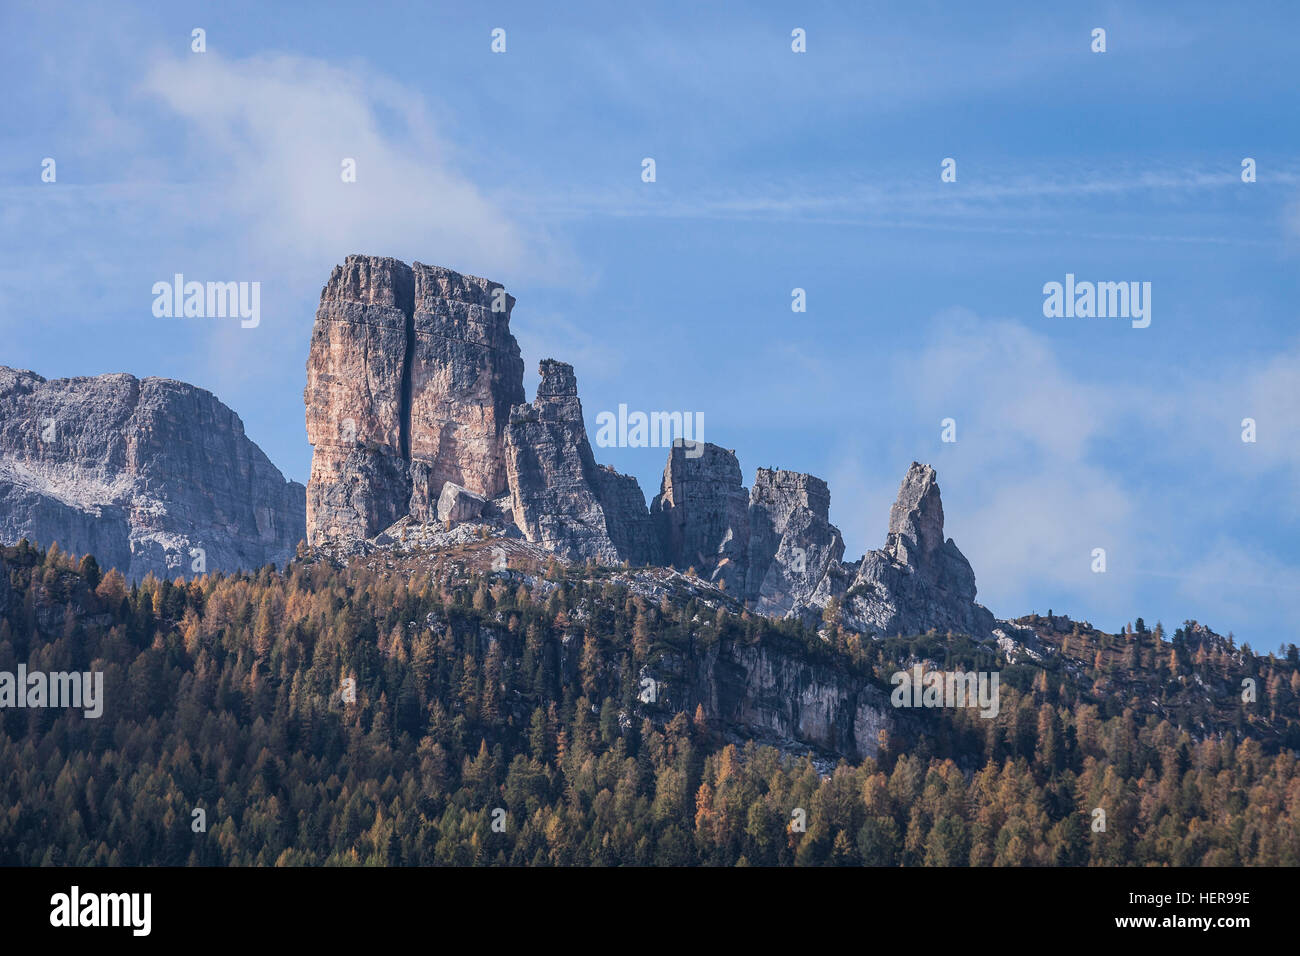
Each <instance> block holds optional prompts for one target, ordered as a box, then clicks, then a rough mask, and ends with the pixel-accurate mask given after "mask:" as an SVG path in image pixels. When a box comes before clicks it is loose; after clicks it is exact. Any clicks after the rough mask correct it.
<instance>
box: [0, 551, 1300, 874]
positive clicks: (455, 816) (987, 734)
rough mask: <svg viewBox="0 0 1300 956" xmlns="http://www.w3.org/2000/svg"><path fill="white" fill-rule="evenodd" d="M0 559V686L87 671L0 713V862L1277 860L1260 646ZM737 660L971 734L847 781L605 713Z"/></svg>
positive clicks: (610, 594) (1269, 685)
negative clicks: (1033, 645) (790, 672)
mask: <svg viewBox="0 0 1300 956" xmlns="http://www.w3.org/2000/svg"><path fill="white" fill-rule="evenodd" d="M0 562H2V563H0V570H2V571H3V577H4V579H5V580H4V581H3V582H0V609H3V618H0V671H13V670H14V669H15V667H16V666H17V664H18V663H20V662H23V663H26V665H27V667H28V668H29V669H32V670H36V669H40V670H44V671H71V670H81V671H89V670H97V671H102V672H103V674H104V696H105V704H104V711H103V715H102V716H101V717H99V718H98V719H91V718H87V717H85V716H83V714H82V713H81V712H80V711H77V710H71V709H55V708H44V709H5V710H4V711H3V712H0V787H2V788H3V800H2V801H0V863H3V864H9V865H38V864H40V865H49V864H89V865H109V866H116V865H143V864H148V865H154V864H164V865H168V864H169V865H195V866H218V865H220V866H225V865H234V866H297V865H347V866H358V865H366V866H398V865H485V866H492V865H497V866H502V865H535V866H542V865H557V866H572V865H688V864H704V865H722V866H732V865H750V866H784V865H840V866H857V865H868V866H900V865H901V866H966V865H971V866H1025V865H1043V866H1087V865H1149V864H1168V865H1173V866H1193V865H1208V866H1234V865H1243V864H1245V865H1251V864H1266V865H1284V866H1293V865H1298V864H1300V773H1298V772H1297V766H1296V764H1297V761H1296V750H1297V748H1300V718H1298V717H1297V700H1298V698H1300V662H1298V660H1297V652H1296V648H1295V646H1294V645H1290V646H1289V647H1287V648H1285V649H1284V651H1283V652H1282V653H1280V654H1266V655H1261V654H1258V653H1256V652H1254V651H1252V650H1251V649H1250V648H1248V647H1237V646H1235V643H1234V642H1233V641H1232V640H1231V639H1230V638H1221V637H1219V636H1218V635H1215V634H1213V633H1212V632H1210V631H1208V630H1207V629H1205V628H1203V627H1201V626H1200V625H1196V624H1193V623H1192V622H1187V623H1186V624H1185V625H1184V626H1183V627H1180V628H1178V629H1177V630H1176V631H1175V633H1174V634H1173V635H1172V636H1169V635H1166V634H1165V633H1164V630H1163V627H1162V626H1161V625H1157V626H1156V627H1155V628H1154V629H1148V627H1147V626H1146V624H1145V623H1143V622H1142V621H1141V620H1137V621H1135V622H1134V623H1133V624H1131V625H1130V624H1126V625H1125V626H1124V628H1123V629H1122V630H1120V631H1119V632H1117V633H1114V634H1107V633H1104V632H1101V631H1098V630H1096V629H1094V628H1092V627H1091V626H1088V625H1083V624H1080V623H1078V622H1063V620H1062V619H1060V618H1056V617H1055V616H1052V615H1049V616H1048V617H1038V616H1034V617H1032V618H1029V619H1024V623H1026V624H1027V625H1029V626H1034V627H1035V628H1036V629H1037V630H1038V632H1039V633H1040V634H1041V635H1043V636H1044V641H1045V646H1046V647H1047V648H1048V653H1046V654H1044V655H1042V660H1041V661H1029V662H1020V663H1014V664H1012V663H1008V662H1007V661H1005V660H1003V659H1001V658H999V656H998V652H997V649H996V648H992V649H991V648H990V647H989V646H987V645H980V646H977V645H974V644H972V643H970V642H968V641H966V640H965V639H963V638H956V637H952V636H949V635H936V634H929V635H919V636H916V637H914V638H911V639H902V638H895V639H891V640H885V641H881V640H873V639H869V638H863V637H861V636H860V635H856V634H849V633H845V632H844V630H843V629H842V628H840V627H838V626H837V624H836V622H835V621H834V620H833V619H828V620H827V622H826V625H825V627H823V628H821V629H820V631H819V632H814V631H812V630H808V629H806V628H803V627H800V626H798V625H795V624H792V623H789V622H779V623H778V622H773V621H770V620H767V619H763V618H760V617H757V616H752V615H749V614H746V613H744V612H743V611H733V610H728V609H727V608H725V607H720V608H718V609H717V610H716V611H714V610H710V609H707V608H702V607H701V606H700V605H699V604H698V603H697V601H696V600H695V599H694V598H691V597H689V596H683V597H682V598H681V599H680V600H674V599H673V598H672V596H670V595H668V594H665V595H664V596H662V597H661V599H660V600H659V601H657V602H656V601H653V600H648V599H646V598H645V597H644V596H643V595H639V594H636V593H634V592H633V591H630V590H629V589H627V588H626V587H625V586H623V585H622V584H620V583H619V582H618V581H617V580H615V579H614V578H612V577H610V576H608V575H603V574H601V573H600V572H598V571H595V570H593V569H590V568H588V569H583V568H580V567H579V568H568V569H564V568H560V567H558V566H552V567H549V568H547V569H546V570H545V572H544V575H539V576H537V577H534V578H528V577H527V576H522V575H519V574H517V573H513V574H491V573H477V572H470V573H466V574H465V575H463V576H458V575H455V574H452V573H451V572H449V571H445V570H444V569H443V568H441V567H436V566H432V567H427V568H426V569H425V570H423V571H422V572H420V571H411V570H409V569H402V568H392V569H390V568H385V567H383V566H381V565H378V564H376V563H374V562H372V563H371V564H369V565H367V564H365V563H364V562H356V561H354V562H353V563H352V564H350V565H348V566H346V567H344V566H336V565H333V564H331V563H329V562H326V561H322V560H313V559H310V558H306V559H304V560H300V561H296V562H294V563H292V564H291V565H290V566H289V567H288V569H286V570H280V571H277V570H275V569H272V568H265V569H262V570H261V571H259V572H257V573H252V574H237V575H230V576H227V575H220V574H215V575H205V576H202V577H200V578H198V579H195V580H191V581H189V582H185V581H183V580H177V581H175V582H170V581H159V580H156V579H154V578H152V577H149V578H146V579H145V580H144V581H143V582H141V583H140V584H139V585H130V584H128V583H127V582H125V581H124V580H123V578H122V576H121V575H120V574H118V573H117V572H115V571H110V572H108V573H102V572H101V570H100V568H99V567H98V565H97V564H96V562H95V560H94V558H93V557H89V556H87V557H83V558H76V557H74V556H69V555H66V554H63V553H61V552H60V551H59V550H58V548H57V547H51V548H50V549H48V550H45V551H43V550H40V549H38V548H36V547H33V546H31V545H29V544H28V543H27V542H22V543H20V544H19V545H17V546H16V547H8V548H4V549H2V550H0ZM543 581H545V582H546V584H547V586H546V587H545V588H543V587H540V586H539V585H540V584H541V583H542V582H543ZM5 583H7V585H8V586H7V588H5V587H4V585H5ZM830 617H832V615H828V618H830ZM755 642H768V643H773V644H781V645H783V646H787V647H794V648H796V651H797V653H801V654H804V655H807V656H808V657H809V658H812V659H816V660H818V661H820V662H822V663H825V664H829V665H831V666H833V667H836V668H842V669H843V670H844V671H845V672H848V673H854V674H860V675H863V676H864V678H865V679H868V680H871V681H874V682H875V683H877V684H878V685H879V686H880V687H881V688H882V692H885V693H887V692H888V687H889V684H888V675H889V673H891V672H893V671H895V670H896V669H898V668H899V667H901V666H906V665H907V664H908V663H910V662H912V661H917V660H927V661H931V662H933V663H935V664H936V665H941V666H945V667H980V668H989V667H994V668H1000V671H1001V674H1002V691H1001V696H1002V700H1001V707H1000V712H999V714H998V716H997V717H996V718H994V719H991V720H990V719H983V718H981V717H979V716H978V714H976V713H975V712H974V711H962V710H957V711H951V710H948V711H941V712H935V713H933V714H926V715H924V716H925V722H924V723H922V724H920V725H919V726H918V728H916V729H914V730H912V731H910V732H908V733H906V734H903V733H900V734H898V735H897V736H896V737H889V736H888V735H882V739H881V740H880V741H879V742H878V743H879V748H878V753H877V756H876V758H874V759H866V760H862V761H860V762H856V763H852V762H849V761H847V760H844V759H839V760H833V759H829V758H828V757H827V756H826V755H825V754H817V753H810V752H804V753H799V752H797V751H796V750H794V749H792V748H790V747H784V748H778V747H774V746H770V745H760V744H758V743H756V742H755V741H753V740H743V739H739V738H737V736H736V735H735V733H734V731H733V729H731V728H728V727H727V726H725V725H719V724H718V722H717V721H710V720H707V719H705V717H704V714H703V712H702V710H699V709H697V711H696V712H695V713H686V712H680V713H669V712H664V711H663V709H662V708H658V709H656V708H654V707H647V706H645V705H644V704H643V702H642V701H641V700H640V699H639V698H638V682H637V680H636V675H637V673H638V669H639V667H640V665H641V664H643V663H644V662H646V661H647V660H654V659H655V658H656V657H657V656H659V655H664V654H677V655H686V656H688V657H689V656H690V655H693V654H701V653H705V652H706V651H707V649H708V648H709V647H710V646H713V645H717V644H718V643H733V644H749V643H755ZM1244 680H1250V681H1253V682H1254V685H1255V686H1257V687H1258V695H1257V698H1256V699H1255V700H1254V701H1251V702H1245V701H1243V700H1242V694H1241V687H1242V686H1243V681H1244ZM1098 811H1100V812H1101V815H1100V817H1099V815H1098ZM1099 819H1101V820H1102V821H1103V826H1102V828H1100V829H1099V828H1098V826H1097V822H1098V820H1099Z"/></svg>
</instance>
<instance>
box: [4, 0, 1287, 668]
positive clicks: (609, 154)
mask: <svg viewBox="0 0 1300 956" xmlns="http://www.w3.org/2000/svg"><path fill="white" fill-rule="evenodd" d="M1057 6H1061V7H1065V6H1066V5H1054V4H1042V3H1041V2H1037V3H1023V4H1021V3H1003V4H997V3H990V4H979V5H974V4H970V5H967V4H953V3H951V2H948V3H941V4H940V3H934V4H928V3H906V4H901V3H900V4H849V3H839V4H828V3H816V2H801V3H797V4H795V3H786V4H775V3H773V4H747V5H745V6H744V7H743V8H742V7H741V6H740V5H730V4H729V5H725V6H724V5H719V6H718V7H717V8H716V9H709V8H707V5H702V4H698V3H680V4H677V3H673V4H661V3H638V4H617V5H609V4H599V3H593V4H586V3H566V4H561V5H553V4H547V5H541V4H536V3H520V4H499V3H474V4H463V5H458V4H439V3H419V4H414V3H412V4H408V5H402V4H387V3H381V2H371V3H367V4H365V5H362V6H358V5H355V4H339V3H319V4H310V5H308V4H286V5H276V8H274V9H272V5H269V4H264V3H260V2H259V3H240V2H232V3H223V4H221V5H219V6H218V5H215V4H213V5H210V4H197V3H184V2H177V3H169V4H166V5H162V4H157V5H155V4H142V3H115V4H111V5H95V6H90V5H86V6H82V5H75V4H73V5H69V4H62V3H59V2H47V0H42V2H40V3H24V2H15V0H8V2H6V3H5V4H4V5H3V6H2V7H0V36H2V37H4V40H3V45H4V53H5V55H4V56H3V57H0V79H2V80H3V85H4V89H5V90H6V96H5V97H4V98H3V99H2V100H0V143H2V147H0V364H3V365H10V366H13V367H18V368H30V369H32V370H33V371H35V372H37V373H39V374H41V375H44V376H45V377H47V378H59V377H67V376H73V375H96V374H101V373H105V372H119V371H121V372H130V373H132V374H134V375H137V376H141V377H144V376H151V375H156V376H163V377H168V378H175V379H180V380H183V381H187V382H191V383H193V384H195V385H198V386H201V387H203V388H207V389H209V390H211V391H212V392H214V393H215V394H216V395H217V396H218V397H219V398H220V399H221V400H222V401H224V402H225V403H226V404H227V405H229V406H230V407H231V408H233V409H234V410H235V411H236V412H237V413H238V414H239V415H240V417H241V418H242V419H243V421H244V424H245V427H246V430H247V433H248V435H249V436H250V437H251V438H252V439H253V440H254V441H256V442H257V443H258V444H259V445H260V446H261V447H262V448H263V450H264V451H266V453H267V454H268V455H269V456H270V458H271V460H272V461H273V462H275V463H276V465H277V466H278V467H279V468H280V469H281V470H282V471H283V472H284V474H285V475H286V476H287V477H289V478H293V479H296V480H298V481H303V482H305V481H306V479H307V476H308V473H309V469H310V464H311V446H310V445H309V444H308V443H307V440H306V431H305V427H304V417H303V406H302V390H303V386H304V384H305V380H306V371H305V363H306V356H307V347H308V341H309V336H310V332H311V326H312V321H313V318H314V314H315V309H316V305H317V302H318V299H319V296H320V291H321V288H322V286H323V285H324V284H325V281H326V279H327V278H328V276H329V273H330V269H331V268H332V267H333V266H334V265H335V264H337V263H340V262H342V261H343V259H344V258H345V257H346V256H347V255H349V254H351V253H367V254H374V255H390V256H395V257H397V258H400V259H403V260H404V261H407V262H411V261H415V260H419V261H421V262H425V263H432V264H438V265H445V266H448V267H450V268H453V269H456V270H458V271H461V272H466V273H470V274H474V275H481V276H486V277H488V278H490V279H493V280H495V281H499V282H502V283H504V284H505V285H506V287H507V288H508V289H509V291H510V292H511V294H513V295H514V296H515V297H516V299H517V300H518V304H517V305H516V307H515V309H514V313H513V317H512V328H513V330H514V332H515V335H516V336H517V338H518V339H519V341H520V345H521V348H522V351H523V355H524V361H525V366H526V369H527V372H526V379H525V387H526V389H527V391H528V393H529V396H530V398H531V396H532V393H533V390H534V389H535V386H536V382H537V363H538V361H539V360H540V359H542V358H548V357H550V358H557V359H560V360H562V361H567V362H570V363H571V364H573V366H574V367H575V371H576V374H577V377H578V383H579V392H580V395H581V398H582V402H583V407H584V412H585V416H586V420H587V426H588V430H589V432H590V434H591V435H592V436H593V437H594V435H595V433H596V416H597V415H598V414H599V413H600V412H602V411H613V410H616V409H617V408H618V406H619V404H620V403H622V404H626V405H627V406H628V408H629V409H630V410H643V411H653V410H680V411H684V412H689V413H693V414H695V413H698V414H700V415H702V416H703V421H704V438H705V439H706V440H708V441H712V442H715V443H717V444H719V445H722V446H724V447H726V448H733V449H735V451H736V453H737V456H738V457H739V460H740V464H741V468H742V472H743V475H744V479H745V482H746V484H747V485H748V484H749V483H751V482H752V480H753V477H754V473H755V470H756V469H757V468H758V467H781V468H788V469H792V470H796V471H805V472H810V473H812V474H815V475H818V476H820V477H822V478H824V479H826V481H827V482H828V483H829V485H830V489H831V520H832V521H833V522H834V523H835V524H836V525H837V526H838V527H839V528H840V529H841V531H842V533H843V537H844V540H845V543H846V559H847V560H856V559H857V558H858V557H860V556H861V554H862V553H863V551H865V550H866V549H869V548H877V547H880V546H881V545H883V543H884V539H885V531H886V528H887V524H888V514H889V506H890V504H891V503H892V502H893V500H894V498H895V496H896V494H897V490H898V484H899V482H900V481H901V479H902V477H903V475H904V474H905V473H906V471H907V468H908V466H909V465H910V463H911V462H912V461H913V460H918V461H922V462H928V463H930V464H932V465H933V466H934V467H935V469H936V470H937V472H938V477H939V484H940V487H941V489H942V493H943V502H944V511H945V515H946V518H947V523H946V533H947V534H948V535H949V536H951V537H952V538H954V539H955V541H956V543H957V545H958V546H959V547H960V548H961V549H962V551H963V552H964V553H965V554H966V556H967V558H968V559H969V560H970V562H971V564H972V566H973V568H974V570H975V574H976V581H977V584H978V587H979V600H980V601H981V602H982V603H984V604H985V605H987V606H988V607H989V608H990V609H991V610H992V611H993V612H994V613H995V614H997V615H998V616H1000V617H1014V616H1018V615H1020V614H1024V613H1028V612H1031V611H1037V612H1039V613H1046V612H1047V611H1048V610H1049V609H1051V610H1053V611H1054V612H1055V613H1057V614H1069V615H1071V616H1073V617H1075V618H1077V619H1085V620H1089V621H1091V622H1093V623H1094V624H1096V625H1097V626H1099V627H1102V628H1104V629H1106V630H1115V629H1117V628H1119V627H1121V626H1122V625H1123V624H1125V623H1126V622H1129V621H1132V620H1134V619H1135V618H1137V617H1139V616H1140V617H1143V618H1144V619H1145V620H1146V622H1147V624H1148V626H1150V625H1152V624H1153V623H1154V622H1155V621H1161V622H1162V623H1163V624H1164V625H1165V628H1166V630H1169V631H1172V629H1173V628H1174V627H1176V626H1178V625H1179V624H1181V623H1182V622H1183V621H1184V620H1185V619H1195V620H1199V621H1201V622H1203V623H1205V624H1207V625H1209V626H1210V627H1212V628H1214V629H1215V630H1217V631H1219V632H1220V633H1228V632H1230V631H1231V632H1232V633H1233V634H1234V635H1235V636H1236V638H1237V640H1238V641H1243V642H1248V643H1250V644H1251V645H1252V646H1253V647H1254V648H1255V649H1257V650H1263V651H1268V650H1276V649H1277V648H1278V647H1279V645H1281V644H1282V643H1289V642H1294V641H1296V640H1297V628H1296V621H1297V620H1298V619H1300V547H1298V546H1297V541H1300V496H1298V495H1297V488H1300V325H1298V323H1297V317H1298V316H1297V306H1296V303H1297V301H1298V298H1297V293H1298V292H1300V272H1298V271H1297V265H1298V264H1300V125H1298V124H1296V123H1295V121H1294V119H1295V117H1296V116H1297V115H1300V84H1297V83H1296V82H1295V79H1294V77H1295V67H1294V62H1295V53H1296V41H1295V37H1296V35H1297V34H1298V33H1300V7H1296V6H1295V5H1293V4H1288V3H1255V4H1251V3H1244V4H1236V5H1231V6H1224V5H1223V4H1221V3H1195V2H1188V3H1178V4H1168V5H1156V4H1143V5H1142V8H1141V9H1140V10H1139V9H1136V6H1137V5H1134V4H1118V3H1077V4H1070V5H1068V9H1056V7H1057ZM105 7H107V9H105ZM1099 28H1100V29H1103V30H1105V45H1106V49H1105V52H1096V51H1094V49H1093V47H1094V45H1095V42H1096V41H1095V40H1094V30H1096V29H1099ZM195 29H202V30H203V31H204V45H205V49H204V51H203V52H195V50H194V49H193V45H194V39H193V31H194V30H195ZM498 29H499V30H503V31H504V39H505V50H504V52H494V51H493V50H492V44H493V31H494V30H498ZM796 29H798V30H802V31H803V32H804V33H803V35H804V37H805V47H806V49H805V51H804V52H795V51H794V50H793V49H792V45H793V44H794V40H793V39H792V32H793V31H794V30H796ZM345 158H351V159H353V160H355V163H356V171H357V175H356V181H355V182H348V183H345V182H343V181H342V180H343V177H342V176H341V172H340V171H341V164H342V161H343V159H345ZM646 158H652V159H654V161H655V178H654V181H653V182H646V181H644V180H643V160H644V159H646ZM1246 158H1250V159H1253V160H1254V168H1255V181H1253V182H1244V181H1243V168H1242V163H1243V160H1244V159H1246ZM46 159H53V160H54V161H55V166H54V170H55V178H54V181H53V182H45V181H43V179H42V174H43V170H44V169H45V165H44V160H46ZM945 159H951V160H953V161H954V162H955V173H956V177H955V181H948V182H945V181H942V177H941V173H942V164H943V161H944V160H945ZM176 273H181V274H183V275H185V276H186V277H187V279H195V280H199V281H209V280H211V281H247V282H259V283H260V289H261V317H260V322H259V323H258V324H257V326H256V327H251V328H245V327H243V325H242V324H241V322H240V321H239V320H238V319H230V318H166V317H157V316H155V315H154V312H153V309H152V305H153V301H154V295H153V292H152V288H153V286H154V284H155V283H156V282H159V281H170V280H171V278H172V276H173V275H175V274H176ZM1067 274H1072V275H1074V276H1075V277H1076V278H1077V280H1078V281H1094V282H1139V283H1148V282H1149V283H1150V290H1151V291H1150V306H1151V314H1150V318H1151V322H1150V325H1149V326H1148V327H1146V328H1134V327H1133V326H1132V324H1131V322H1130V321H1128V320H1126V319H1123V318H1113V317H1107V318H1098V317H1068V318H1067V317H1063V316H1061V317H1058V316H1051V317H1049V316H1047V315H1045V314H1044V299H1045V295H1044V285H1045V284H1046V283H1050V282H1061V283H1064V282H1065V277H1066V275H1067ZM794 289H803V290H804V295H805V298H806V311H803V312H795V311H793V310H792V302H793V298H792V295H793V290H794ZM1247 418H1250V419H1253V420H1254V422H1255V436H1254V437H1255V441H1253V442H1247V441H1243V431H1244V429H1243V420H1244V419H1247ZM945 419H951V420H952V422H953V423H954V428H955V438H956V441H944V440H943V438H944V437H945V436H944V427H943V424H942V423H943V422H944V420H945ZM948 431H949V434H948V436H947V437H950V438H951V437H954V429H949V430H948ZM595 451H596V455H597V458H598V460H600V461H602V462H604V463H608V464H612V465H614V466H615V467H616V468H618V469H619V470H620V471H623V472H627V473H630V474H633V475H635V476H636V477H637V479H638V480H639V481H640V484H641V488H642V490H643V492H645V494H646V496H647V498H649V497H652V496H653V495H654V494H655V493H656V492H657V491H658V489H659V480H660V476H661V475H662V472H663V466H664V460H665V457H666V451H665V450H664V449H662V448H596V449H595ZM1097 548H1102V549H1104V551H1105V560H1106V567H1105V571H1104V572H1101V573H1099V572H1097V571H1096V570H1094V568H1095V567H1097V561H1096V558H1095V556H1094V554H1095V549H1097Z"/></svg>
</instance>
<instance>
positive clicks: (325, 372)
mask: <svg viewBox="0 0 1300 956" xmlns="http://www.w3.org/2000/svg"><path fill="white" fill-rule="evenodd" d="M414 297H415V278H414V275H413V274H412V271H411V268H410V267H409V266H408V265H406V264H405V263H403V262H399V261H398V260H396V259H389V258H382V257H377V256H348V258H347V261H346V262H345V263H344V264H343V265H342V266H335V267H334V271H333V272H332V273H331V274H330V278H329V281H328V282H327V283H326V284H325V288H324V289H323V290H322V292H321V298H320V307H319V308H318V309H317V311H316V323H315V325H314V327H313V328H312V335H311V347H310V351H309V353H308V357H307V388H306V390H305V392H304V394H303V398H304V401H305V403H306V406H307V440H308V441H309V442H311V444H312V445H313V446H314V447H313V453H312V462H311V477H310V478H309V479H308V482H307V539H308V542H309V543H311V544H321V543H325V542H335V543H337V542H350V541H357V540H362V539H365V538H368V537H370V536H372V535H374V534H376V533H378V531H380V530H381V529H383V528H386V527H387V526H388V525H390V524H392V523H393V522H394V521H396V520H397V519H398V518H400V517H401V516H402V515H404V514H406V512H407V508H408V506H409V502H410V498H411V479H410V474H409V470H408V456H407V454H406V452H405V449H406V447H407V445H408V428H409V395H408V394H407V392H406V374H407V355H408V352H409V349H410V337H411V334H412V331H413V325H412V314H413V311H414ZM434 494H435V495H436V494H437V490H435V491H434Z"/></svg>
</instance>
